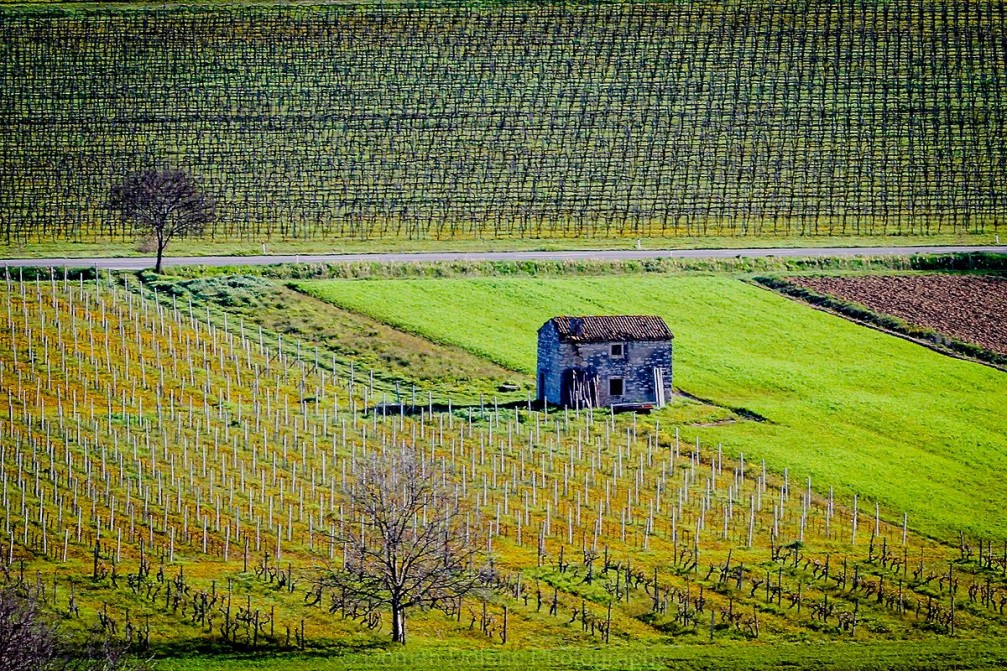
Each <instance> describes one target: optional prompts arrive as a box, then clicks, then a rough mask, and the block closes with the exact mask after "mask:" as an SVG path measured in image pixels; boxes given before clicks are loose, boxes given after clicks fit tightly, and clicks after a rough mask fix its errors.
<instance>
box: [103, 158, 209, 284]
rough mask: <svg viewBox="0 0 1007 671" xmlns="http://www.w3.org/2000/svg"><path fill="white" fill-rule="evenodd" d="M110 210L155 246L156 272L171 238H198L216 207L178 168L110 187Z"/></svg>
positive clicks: (145, 173) (144, 173) (143, 173)
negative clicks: (190, 236) (136, 226)
mask: <svg viewBox="0 0 1007 671" xmlns="http://www.w3.org/2000/svg"><path fill="white" fill-rule="evenodd" d="M109 206H110V207H111V208H112V209H114V210H117V211H119V212H121V213H122V215H123V216H124V217H125V218H126V219H129V220H132V221H134V222H136V223H137V224H138V225H139V227H140V228H141V229H142V230H144V231H147V232H149V233H150V234H151V236H152V237H153V238H154V241H155V242H156V243H157V264H156V265H155V267H154V270H155V272H158V273H160V272H161V259H162V258H163V256H164V249H165V247H167V246H168V243H169V242H171V240H172V238H175V237H184V236H186V235H191V234H199V233H201V232H202V231H203V227H204V226H206V224H208V223H210V222H211V221H213V219H214V216H215V214H216V204H215V203H214V201H213V199H212V198H211V197H209V196H207V195H206V194H205V193H203V191H202V190H201V189H200V187H199V185H198V184H197V183H196V180H195V179H194V178H193V177H192V176H191V175H189V174H188V173H186V172H185V171H184V170H179V169H178V168H160V169H156V168H151V169H147V170H142V171H139V172H134V173H131V174H130V175H128V176H127V177H126V178H125V179H124V180H123V181H122V182H121V183H120V184H117V185H115V186H114V187H112V193H111V197H110V198H109Z"/></svg>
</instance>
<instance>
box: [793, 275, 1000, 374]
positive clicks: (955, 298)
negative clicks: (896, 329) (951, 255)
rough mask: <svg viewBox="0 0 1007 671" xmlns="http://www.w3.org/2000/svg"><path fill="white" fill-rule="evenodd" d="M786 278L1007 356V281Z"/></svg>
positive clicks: (938, 277)
mask: <svg viewBox="0 0 1007 671" xmlns="http://www.w3.org/2000/svg"><path fill="white" fill-rule="evenodd" d="M791 281H792V282H794V284H797V285H800V286H803V287H805V288H808V289H811V290H813V291H817V292H819V293H824V294H829V295H831V296H835V297H837V298H841V299H844V300H849V301H856V302H857V303H860V304H862V305H866V306H867V307H869V308H871V309H872V310H874V311H875V312H881V313H885V314H889V315H894V316H896V317H899V318H900V319H903V320H905V321H907V322H910V323H912V324H915V325H917V326H922V327H925V328H931V329H933V330H935V331H937V332H939V333H943V334H945V335H948V336H951V337H953V338H956V339H957V340H962V341H965V342H970V343H974V344H976V345H980V346H982V347H984V348H986V349H988V350H991V351H993V352H997V353H999V354H1005V355H1007V279H999V278H992V277H977V276H963V275H892V276H877V275H874V276H865V277H794V278H791Z"/></svg>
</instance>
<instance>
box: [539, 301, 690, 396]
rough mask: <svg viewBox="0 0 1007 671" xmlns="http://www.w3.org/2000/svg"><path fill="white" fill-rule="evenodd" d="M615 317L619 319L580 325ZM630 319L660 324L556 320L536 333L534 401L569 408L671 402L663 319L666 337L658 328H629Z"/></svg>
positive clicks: (669, 358) (669, 361) (668, 338)
mask: <svg viewBox="0 0 1007 671" xmlns="http://www.w3.org/2000/svg"><path fill="white" fill-rule="evenodd" d="M617 319H618V320H623V321H621V322H614V321H609V322H605V321H596V322H588V323H587V324H586V325H585V324H584V320H617ZM633 319H648V320H655V319H656V320H659V321H660V319H659V318H656V317H646V318H644V317H617V318H615V317H580V318H569V317H560V318H553V319H550V320H549V321H548V322H546V323H545V324H544V325H543V326H542V328H540V329H539V332H538V398H539V399H540V400H546V401H548V402H549V403H552V404H556V405H564V406H571V407H576V406H587V405H592V406H612V405H621V404H625V405H653V406H654V407H660V406H662V405H664V404H665V403H666V402H667V401H668V400H670V399H671V389H672V347H671V341H672V338H673V336H672V335H671V332H670V331H669V330H668V329H667V326H666V325H664V322H663V321H660V326H661V327H663V330H664V331H666V332H667V336H666V337H661V333H660V329H657V330H655V329H654V328H650V329H647V328H643V329H634V328H632V323H631V322H627V321H626V320H633ZM561 320H566V321H561ZM613 324H614V325H613ZM626 324H629V325H630V326H629V328H626ZM653 324H654V322H650V323H649V324H648V326H651V327H653ZM620 326H622V327H623V328H619V327H620ZM581 329H582V330H581ZM655 332H656V333H657V336H658V337H654V334H655ZM584 334H586V335H584ZM641 334H642V337H641ZM620 392H621V393H620Z"/></svg>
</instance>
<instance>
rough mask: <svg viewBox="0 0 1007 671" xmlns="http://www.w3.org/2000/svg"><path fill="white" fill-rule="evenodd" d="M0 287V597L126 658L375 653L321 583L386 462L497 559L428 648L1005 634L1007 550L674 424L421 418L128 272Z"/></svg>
mask: <svg viewBox="0 0 1007 671" xmlns="http://www.w3.org/2000/svg"><path fill="white" fill-rule="evenodd" d="M162 288H163V285H162ZM0 290H2V292H3V296H2V297H0V302H2V309H4V310H5V311H6V317H7V326H6V327H5V328H4V330H3V332H2V333H0V394H2V396H5V397H6V405H7V408H6V412H5V413H3V414H4V416H3V417H2V419H0V463H2V468H3V475H2V478H3V490H2V491H3V494H2V496H3V501H4V511H5V514H4V518H3V521H2V525H3V526H2V531H3V534H2V538H3V542H2V546H3V547H2V552H0V564H2V573H3V579H5V580H6V581H13V582H20V583H22V584H28V585H31V586H32V588H33V589H34V590H36V591H37V593H38V594H39V596H40V598H41V599H42V600H43V601H44V602H45V603H47V604H49V605H50V607H51V608H52V609H54V610H55V611H56V612H58V613H60V614H61V615H62V616H64V617H66V618H68V619H70V620H71V621H74V622H79V623H80V624H81V625H82V626H88V627H95V628H98V629H99V630H101V631H103V632H105V633H107V634H109V635H111V636H115V637H119V638H122V639H125V640H127V641H129V642H130V643H131V644H132V645H134V646H138V647H140V648H144V647H148V646H153V647H155V648H156V646H157V645H161V644H166V643H174V644H178V643H186V642H190V643H191V642H192V641H202V642H203V644H205V645H216V646H223V647H225V648H240V649H249V648H252V649H264V648H270V649H281V648H289V649H295V648H300V649H315V648H324V647H326V646H333V645H336V646H350V647H370V646H375V645H379V644H380V642H381V641H384V640H386V636H387V629H388V623H387V621H385V620H384V619H383V617H382V614H381V613H380V612H377V611H373V610H366V609H365V610H358V609H357V608H356V607H352V608H351V607H350V606H349V605H348V603H347V602H346V601H345V600H341V599H340V596H339V593H338V592H330V591H327V590H323V589H322V588H321V587H319V586H318V585H319V583H318V582H317V580H316V576H317V575H318V572H319V570H320V569H321V568H322V567H323V566H325V565H326V564H327V563H336V564H338V562H340V561H341V558H342V555H341V553H342V548H341V547H340V546H339V545H338V544H337V543H334V542H333V538H334V537H335V535H336V534H335V532H336V530H337V529H338V528H340V527H342V526H343V525H346V524H353V523H355V521H354V520H352V519H347V518H346V516H345V514H344V510H345V506H346V499H345V492H346V490H347V486H348V483H351V482H352V481H353V479H354V477H355V469H356V467H357V464H359V463H360V462H359V458H360V457H362V456H364V455H372V456H373V455H379V454H383V453H385V452H386V451H392V450H394V451H409V452H412V453H414V454H416V455H417V457H418V458H419V459H421V460H422V461H423V463H424V464H427V467H429V468H431V469H435V470H436V471H437V472H439V473H441V474H442V475H443V477H444V478H445V480H446V481H448V482H450V483H451V487H453V488H454V492H455V495H456V496H457V497H459V499H460V500H463V501H465V502H466V506H467V509H468V517H467V521H466V538H467V540H468V541H469V542H470V543H471V544H473V545H476V546H478V547H479V548H480V549H481V554H482V556H483V558H484V561H485V563H486V567H485V568H484V569H483V570H482V572H481V574H480V575H482V576H483V585H482V588H481V590H480V591H479V592H477V593H476V594H475V595H471V596H469V597H467V598H465V599H464V600H462V601H459V602H458V603H457V604H456V605H454V606H453V607H452V608H451V609H448V611H447V612H445V613H440V612H429V613H422V614H418V615H417V623H418V624H417V632H418V633H417V635H418V636H419V637H420V638H421V639H422V638H423V637H431V638H434V639H444V638H448V639H451V640H453V641H455V642H456V643H457V644H458V645H460V646H462V647H473V646H475V647H494V648H496V647H504V648H507V647H509V648H524V647H548V646H554V645H557V644H559V643H560V642H562V643H564V644H568V645H569V644H584V643H590V644H594V645H602V646H621V645H626V644H629V643H630V642H633V641H653V642H660V641H666V640H680V641H693V642H698V641H707V640H710V639H713V640H738V641H745V640H755V639H759V640H771V641H773V640H860V641H863V640H871V639H887V638H891V637H896V638H919V637H923V638H928V637H934V636H950V635H956V636H960V635H966V636H983V637H985V636H1002V633H1003V626H1004V625H1005V624H1007V619H1005V615H1004V607H1005V606H1007V545H1004V544H1003V543H1002V542H1000V541H990V540H985V538H986V537H983V536H973V535H964V534H963V535H960V536H958V537H953V536H950V535H949V536H948V537H947V538H948V542H938V541H936V540H934V538H933V537H932V536H929V535H921V534H918V533H916V532H914V530H913V529H914V527H915V521H914V520H913V519H910V518H909V517H908V516H907V515H906V514H905V513H904V512H903V511H901V510H892V509H889V508H886V507H883V506H882V505H880V503H879V502H878V501H877V500H876V499H867V498H865V497H858V496H856V495H846V494H842V493H837V492H836V491H835V490H834V489H833V487H831V486H830V483H826V482H815V481H813V480H812V479H811V478H806V477H798V476H797V475H795V474H794V472H792V471H790V470H789V469H788V464H787V463H786V462H779V463H767V462H766V461H764V460H762V459H758V458H752V457H751V456H748V457H746V456H745V454H743V453H741V452H740V451H735V450H734V449H733V448H732V446H731V445H729V444H714V443H710V442H705V441H704V440H702V439H701V438H700V437H699V433H698V431H697V430H696V427H694V426H676V425H672V423H671V422H669V421H668V420H669V418H670V417H673V416H674V415H673V414H662V413H657V414H655V415H652V416H636V415H618V416H615V415H611V414H609V413H608V412H604V411H581V412H572V411H570V412H568V411H562V410H559V411H557V410H540V409H536V408H533V407H532V405H531V403H530V402H523V401H510V402H507V403H503V402H501V401H500V400H499V399H496V398H488V397H487V398H483V399H482V400H481V401H478V402H471V401H470V402H467V403H464V404H461V403H459V404H457V405H454V404H452V403H451V401H450V400H449V401H448V402H447V404H446V407H445V404H442V403H438V404H436V405H435V404H434V403H433V399H432V396H426V398H424V394H422V392H421V393H420V394H419V395H416V394H415V392H413V396H412V397H406V395H405V394H404V393H401V392H400V390H398V389H397V388H396V386H395V384H394V381H393V380H392V379H391V378H390V377H389V376H388V375H384V374H383V373H382V371H380V370H378V371H374V370H365V369H363V368H359V367H357V366H355V365H353V361H352V359H351V360H349V361H348V362H347V361H346V360H345V359H342V358H338V357H336V356H335V354H333V353H332V352H330V351H328V350H324V349H323V350H319V349H318V348H316V347H314V346H313V345H310V344H306V343H302V342H301V341H300V340H293V339H291V338H290V337H284V336H283V335H282V334H277V333H274V332H271V331H264V330H262V328H261V327H259V326H251V325H249V324H246V323H245V321H244V320H243V319H240V318H235V317H234V316H233V314H231V313H229V312H227V311H226V310H221V309H219V308H218V307H217V306H214V305H211V304H210V303H209V302H200V301H196V302H195V303H194V302H193V300H192V297H191V296H185V297H183V298H181V299H179V297H178V295H177V294H173V293H172V292H170V291H167V290H161V291H153V290H152V287H151V285H149V284H144V283H142V282H139V281H138V280H137V278H136V277H134V276H129V275H122V276H114V275H111V276H105V275H102V276H100V277H98V278H91V277H85V275H84V274H81V275H71V276H60V277H51V278H43V279H35V280H33V281H32V280H25V281H16V280H12V279H8V280H7V281H6V283H5V284H4V285H0ZM675 411H676V410H675V404H673V405H672V407H671V408H670V409H669V413H674V412H675Z"/></svg>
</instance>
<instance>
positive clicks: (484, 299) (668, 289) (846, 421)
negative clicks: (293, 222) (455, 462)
mask: <svg viewBox="0 0 1007 671" xmlns="http://www.w3.org/2000/svg"><path fill="white" fill-rule="evenodd" d="M298 287H299V288H301V289H302V290H303V291H305V292H307V293H309V294H311V295H314V296H318V297H321V298H324V299H326V300H328V301H330V302H332V303H334V304H336V305H339V306H341V307H344V308H346V309H350V310H354V311H357V312H360V313H363V314H366V315H369V316H371V317H374V318H376V319H379V320H382V321H384V322H387V323H389V324H392V325H395V326H397V327H399V328H402V329H404V330H407V331H411V332H414V333H417V334H421V335H424V336H426V337H428V338H430V339H432V340H433V341H435V342H440V343H445V344H450V345H455V346H459V347H462V348H464V349H467V350H469V351H470V352H473V353H475V354H478V355H480V356H483V357H486V358H487V359H489V360H491V361H493V362H496V363H498V364H500V365H502V366H505V367H507V368H511V369H514V370H517V371H521V372H523V373H525V374H528V375H531V374H532V373H533V371H534V366H535V331H536V329H537V328H538V327H539V326H540V325H541V324H542V323H543V322H544V321H545V320H546V319H548V318H549V317H550V316H553V315H556V314H613V313H626V314H635V313H646V314H651V313H653V314H659V315H661V316H663V317H664V318H665V319H666V320H667V322H668V323H669V325H670V326H671V328H672V331H673V332H674V333H675V336H676V338H675V386H676V387H678V388H680V389H682V390H683V391H685V392H687V393H689V394H691V395H694V396H697V397H700V398H703V399H707V400H709V401H712V402H714V403H716V404H718V405H722V406H727V407H730V408H740V409H744V410H747V411H749V412H751V413H756V414H757V415H759V416H761V417H762V418H764V419H765V421H761V422H760V421H736V422H732V423H728V424H719V425H717V426H710V427H702V426H697V427H693V430H694V431H695V433H696V434H697V435H699V436H701V438H702V439H703V440H704V441H710V442H715V441H722V442H723V443H724V445H725V446H726V447H727V448H728V449H729V450H730V451H731V452H732V453H735V452H739V451H740V452H744V453H745V454H746V455H750V456H751V457H752V458H756V457H759V458H765V459H766V460H767V462H768V463H769V464H770V465H771V467H772V468H773V469H775V470H777V471H782V469H783V468H784V467H787V468H789V472H790V473H791V474H792V476H793V477H801V478H803V477H811V478H812V480H813V482H814V483H815V484H816V485H817V486H819V487H821V486H824V487H828V486H835V487H836V488H838V490H839V491H842V492H843V493H844V494H845V495H847V496H849V495H852V494H853V493H857V494H858V495H860V496H861V497H864V498H866V499H867V500H869V501H871V502H873V501H880V502H881V505H882V507H883V508H884V509H885V510H886V511H887V513H888V514H889V515H896V514H901V512H903V511H905V512H907V513H908V514H909V518H910V523H911V525H912V526H914V527H915V528H918V529H920V530H922V531H925V532H927V533H935V534H941V535H947V534H949V533H950V534H955V533H957V531H958V530H966V531H969V532H973V533H978V534H991V535H996V536H1003V535H1005V533H1007V523H1005V522H1004V521H1003V520H1002V518H1001V517H1000V516H999V514H998V512H999V510H1000V508H1001V505H1002V500H1003V497H1004V495H1005V493H1007V486H1005V485H1004V484H1003V483H1004V480H1003V475H1004V473H1007V437H1005V436H1004V433H1003V430H1002V428H1003V411H1004V403H1005V397H1004V394H1003V391H1004V388H1005V383H1004V380H1003V375H1002V373H1000V372H998V371H995V370H992V369H989V368H986V367H984V366H981V365H977V364H974V363H968V362H963V361H959V360H956V359H951V358H948V357H945V356H942V355H940V354H937V353H934V352H931V351H930V350H927V349H925V348H922V347H919V346H917V345H914V344H912V343H909V342H906V341H903V340H900V339H898V338H895V337H892V336H889V335H885V334H882V333H878V332H875V331H872V330H869V329H865V328H862V327H860V326H857V325H855V324H852V323H850V322H847V321H844V320H843V319H840V318H837V317H834V316H831V315H828V314H825V313H822V312H819V311H816V310H813V309H811V308H809V307H807V306H805V305H802V304H799V303H796V302H793V301H790V300H788V299H786V298H783V297H780V296H778V295H776V294H774V293H772V292H769V291H767V290H764V289H760V288H757V287H754V286H751V285H749V284H747V283H745V282H742V281H740V280H738V279H735V278H732V277H727V276H667V277H619V278H604V277H593V278H590V277H584V278H576V279H563V278H558V279H547V280H538V279H528V278H515V279H507V278H486V279H471V280H455V279H452V280H403V281H394V280H389V281H354V282H349V281H329V282H302V283H299V284H298ZM872 505H873V503H872Z"/></svg>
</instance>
